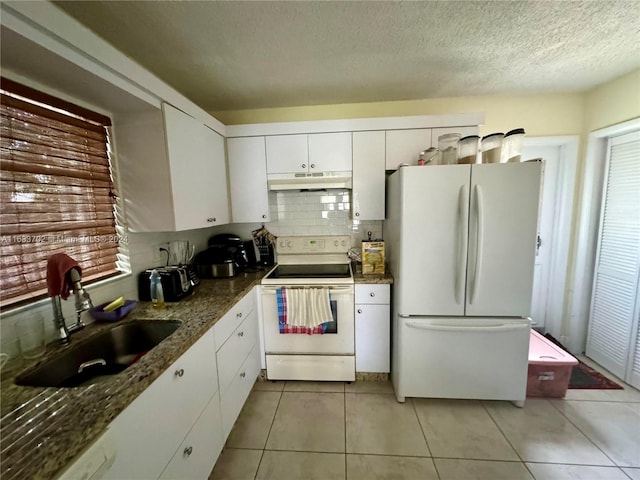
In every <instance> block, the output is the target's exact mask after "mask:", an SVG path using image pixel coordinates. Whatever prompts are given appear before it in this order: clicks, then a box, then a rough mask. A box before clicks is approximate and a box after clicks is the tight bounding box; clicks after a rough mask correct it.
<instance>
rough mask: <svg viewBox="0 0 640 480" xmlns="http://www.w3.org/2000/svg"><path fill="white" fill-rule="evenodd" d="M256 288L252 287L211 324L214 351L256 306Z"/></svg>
mask: <svg viewBox="0 0 640 480" xmlns="http://www.w3.org/2000/svg"><path fill="white" fill-rule="evenodd" d="M255 292H256V290H255V288H254V289H252V290H251V291H250V292H249V293H247V294H246V295H245V296H244V297H242V299H241V300H240V301H239V302H238V303H236V304H235V305H234V306H233V307H232V308H231V310H229V311H228V312H227V313H225V314H224V316H223V317H222V318H221V319H220V320H218V321H217V322H216V324H215V325H214V326H213V331H214V334H215V343H216V352H217V351H218V350H219V349H220V347H221V346H222V344H223V343H224V342H226V341H227V339H228V338H229V337H230V336H231V334H232V333H233V332H234V330H235V329H236V328H238V325H239V324H240V322H242V320H244V319H245V318H247V317H248V316H249V314H250V313H251V312H253V311H254V310H255V308H256V293H255Z"/></svg>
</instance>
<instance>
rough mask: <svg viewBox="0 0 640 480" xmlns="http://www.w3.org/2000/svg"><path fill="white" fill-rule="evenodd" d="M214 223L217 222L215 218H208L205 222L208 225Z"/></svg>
mask: <svg viewBox="0 0 640 480" xmlns="http://www.w3.org/2000/svg"><path fill="white" fill-rule="evenodd" d="M216 221H217V220H216V217H209V218H207V222H209V223H214V222H216Z"/></svg>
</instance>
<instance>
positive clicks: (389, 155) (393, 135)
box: [386, 128, 432, 170]
mask: <svg viewBox="0 0 640 480" xmlns="http://www.w3.org/2000/svg"><path fill="white" fill-rule="evenodd" d="M386 133H387V144H386V169H387V170H397V169H398V165H400V164H402V163H406V164H408V165H417V164H418V158H419V157H420V152H422V151H423V150H425V149H427V148H429V147H430V146H431V145H432V144H431V129H430V128H415V129H410V130H387V132H386Z"/></svg>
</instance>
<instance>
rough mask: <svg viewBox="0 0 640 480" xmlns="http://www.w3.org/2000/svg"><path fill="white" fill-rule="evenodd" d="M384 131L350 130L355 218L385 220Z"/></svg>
mask: <svg viewBox="0 0 640 480" xmlns="http://www.w3.org/2000/svg"><path fill="white" fill-rule="evenodd" d="M384 182H385V132H384V131H377V132H353V190H352V192H351V195H352V206H353V219H354V220H384V191H385V185H384Z"/></svg>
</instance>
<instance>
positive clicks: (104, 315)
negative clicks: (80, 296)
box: [89, 300, 138, 322]
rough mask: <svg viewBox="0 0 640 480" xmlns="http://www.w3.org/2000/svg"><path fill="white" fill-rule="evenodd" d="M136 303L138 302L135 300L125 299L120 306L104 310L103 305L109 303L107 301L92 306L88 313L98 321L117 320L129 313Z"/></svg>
mask: <svg viewBox="0 0 640 480" xmlns="http://www.w3.org/2000/svg"><path fill="white" fill-rule="evenodd" d="M137 304H138V302H136V301H135V300H126V301H125V302H124V305H122V306H121V307H118V308H116V309H115V310H112V311H111V312H105V311H104V307H106V306H107V305H109V302H107V303H103V304H102V305H98V306H97V307H94V308H92V309H91V310H89V314H90V315H91V316H92V317H93V318H94V319H95V320H96V321H98V322H117V321H118V320H122V319H123V318H124V317H126V316H127V315H129V313H131V311H132V310H133V309H134V308H135V307H136V305H137Z"/></svg>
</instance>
